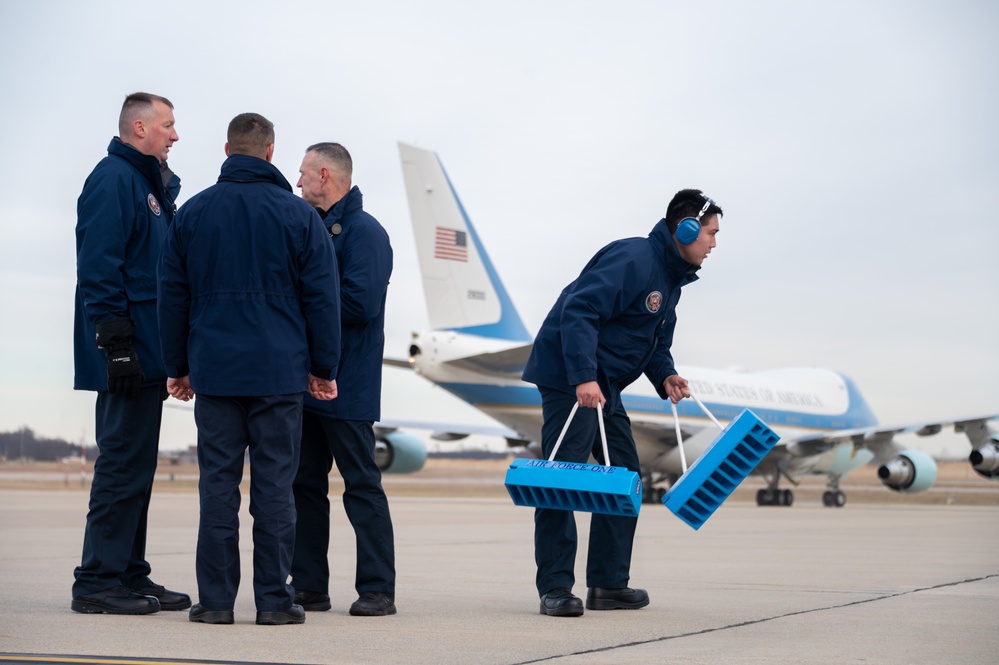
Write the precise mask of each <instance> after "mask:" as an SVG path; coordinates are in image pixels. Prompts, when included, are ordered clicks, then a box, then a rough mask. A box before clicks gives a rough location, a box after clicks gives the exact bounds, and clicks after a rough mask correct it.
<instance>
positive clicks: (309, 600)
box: [295, 590, 333, 612]
mask: <svg viewBox="0 0 999 665" xmlns="http://www.w3.org/2000/svg"><path fill="white" fill-rule="evenodd" d="M295 604H296V605H301V606H302V609H303V610H305V611H306V612H325V611H326V610H328V609H330V608H331V607H333V606H332V605H330V596H329V594H327V593H319V592H318V591H304V590H303V591H295Z"/></svg>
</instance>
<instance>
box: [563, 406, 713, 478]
mask: <svg viewBox="0 0 999 665" xmlns="http://www.w3.org/2000/svg"><path fill="white" fill-rule="evenodd" d="M687 392H688V393H690V396H691V397H693V398H694V401H695V402H697V406H699V407H701V410H702V411H704V413H706V414H708V418H710V419H711V422H713V423H714V424H715V425H717V426H718V429H725V428H724V427H722V425H721V423H720V422H718V419H717V418H715V417H714V414H712V413H711V412H710V411H708V407H706V406H704V402H702V401H701V400H699V399H698V398H697V395H695V394H694V393H691V392H690V389H689V388H688V389H687ZM669 405H670V408H672V409H673V426H674V427H675V428H676V445H677V446H679V447H680V464H681V466H682V467H683V472H684V473H687V456H686V455H685V454H684V452H683V438H682V437H681V436H680V418H679V416H678V415H677V413H676V404H674V403H673V400H670V401H669ZM570 418H571V416H570Z"/></svg>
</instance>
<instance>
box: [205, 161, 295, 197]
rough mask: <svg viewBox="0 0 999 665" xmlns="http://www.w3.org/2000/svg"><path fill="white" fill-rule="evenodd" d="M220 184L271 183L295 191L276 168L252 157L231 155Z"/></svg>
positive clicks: (224, 165)
mask: <svg viewBox="0 0 999 665" xmlns="http://www.w3.org/2000/svg"><path fill="white" fill-rule="evenodd" d="M219 182H240V183H247V182H269V183H271V184H272V185H277V186H278V187H280V188H281V189H284V190H287V191H289V192H291V191H294V190H292V188H291V183H289V182H288V180H287V179H286V178H285V177H284V176H283V175H281V172H280V171H278V169H277V167H276V166H274V165H273V164H271V163H270V162H268V161H267V160H264V159H260V158H259V157H252V156H250V155H230V156H229V157H228V158H227V159H226V160H225V161H224V162H223V163H222V173H221V174H219Z"/></svg>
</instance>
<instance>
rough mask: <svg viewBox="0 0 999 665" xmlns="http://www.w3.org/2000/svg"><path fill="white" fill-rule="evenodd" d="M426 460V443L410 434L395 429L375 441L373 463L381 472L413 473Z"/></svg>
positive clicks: (420, 467)
mask: <svg viewBox="0 0 999 665" xmlns="http://www.w3.org/2000/svg"><path fill="white" fill-rule="evenodd" d="M426 461H427V447H426V445H424V443H423V441H421V440H420V439H419V437H416V436H413V435H412V434H406V433H405V432H399V431H395V432H390V433H388V434H384V435H382V436H381V437H379V439H378V440H377V441H375V464H377V465H378V468H379V469H381V470H382V473H413V472H414V471H419V470H420V469H422V468H423V464H424V463H425V462H426Z"/></svg>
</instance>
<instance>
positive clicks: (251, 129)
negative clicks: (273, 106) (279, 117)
mask: <svg viewBox="0 0 999 665" xmlns="http://www.w3.org/2000/svg"><path fill="white" fill-rule="evenodd" d="M226 141H228V143H229V154H230V155H250V156H252V157H259V158H261V159H264V158H265V157H266V155H267V146H269V145H271V144H272V143H274V123H273V122H271V121H270V120H268V119H267V118H265V117H264V116H262V115H260V114H259V113H240V114H239V115H237V116H236V117H235V118H233V119H232V121H231V122H230V123H229V132H228V133H227V134H226Z"/></svg>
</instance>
